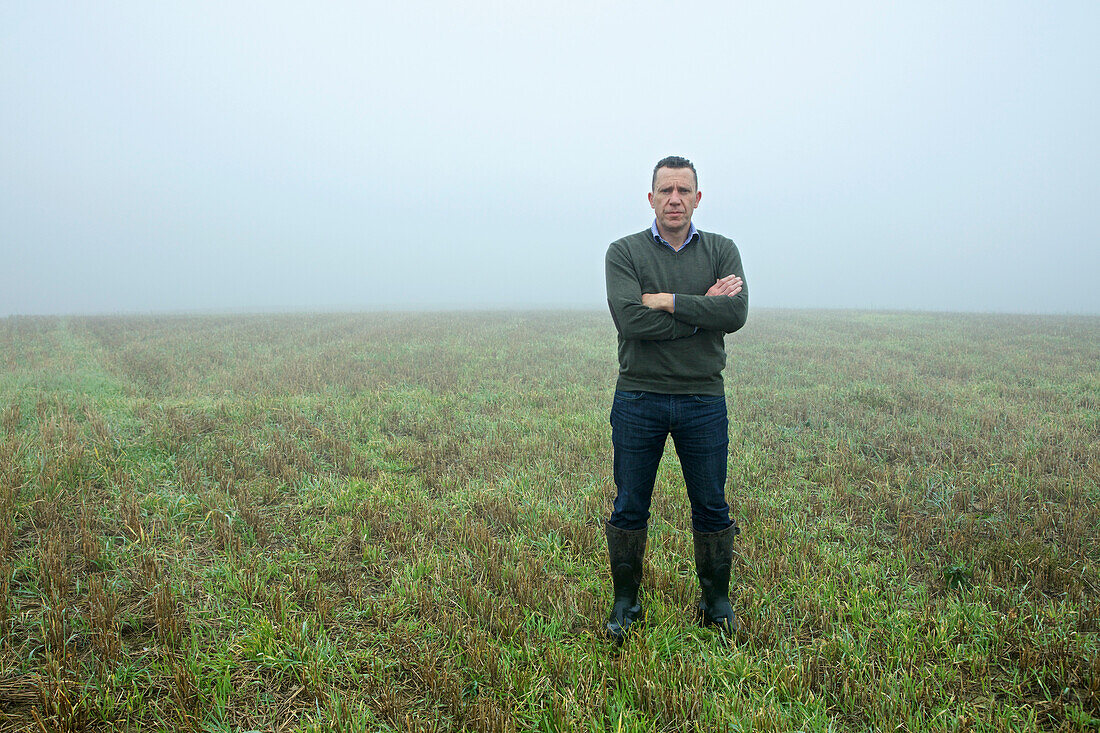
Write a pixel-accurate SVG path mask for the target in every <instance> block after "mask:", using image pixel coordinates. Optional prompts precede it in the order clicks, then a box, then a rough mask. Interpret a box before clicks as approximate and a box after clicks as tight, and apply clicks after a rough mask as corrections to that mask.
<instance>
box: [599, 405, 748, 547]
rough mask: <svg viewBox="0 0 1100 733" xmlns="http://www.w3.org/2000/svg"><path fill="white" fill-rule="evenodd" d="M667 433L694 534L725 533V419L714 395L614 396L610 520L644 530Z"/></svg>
mask: <svg viewBox="0 0 1100 733" xmlns="http://www.w3.org/2000/svg"><path fill="white" fill-rule="evenodd" d="M670 433H671V435H672V442H673V444H674V445H675V446H676V455H678V456H679V457H680V466H681V468H682V469H683V472H684V483H685V484H686V485H687V495H688V500H689V501H690V502H691V526H692V528H693V529H694V530H695V531H696V532H717V531H719V530H723V529H726V528H727V527H729V526H730V525H731V524H733V522H731V521H730V508H729V504H727V503H726V457H727V456H728V454H729V420H728V419H727V417H726V398H725V397H724V396H717V395H685V394H658V393H656V392H622V391H616V392H615V401H614V402H613V403H612V405H611V443H612V445H613V446H614V448H615V486H616V488H617V489H618V493H617V495H616V496H615V508H614V511H613V512H612V514H611V519H610V520H609V521H610V523H611V524H613V525H615V526H616V527H618V528H619V529H625V530H637V529H644V528H645V527H646V526H647V524H648V522H649V504H650V500H651V499H652V497H653V482H654V481H655V480H656V478H657V466H658V464H660V462H661V456H662V455H663V454H664V450H665V440H666V438H667V437H668V435H669V434H670Z"/></svg>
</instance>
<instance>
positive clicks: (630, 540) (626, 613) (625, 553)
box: [604, 523, 646, 644]
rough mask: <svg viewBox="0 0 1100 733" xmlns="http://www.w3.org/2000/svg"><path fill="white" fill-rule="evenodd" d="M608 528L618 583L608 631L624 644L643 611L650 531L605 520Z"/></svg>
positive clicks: (613, 579) (609, 549)
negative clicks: (641, 588) (641, 593)
mask: <svg viewBox="0 0 1100 733" xmlns="http://www.w3.org/2000/svg"><path fill="white" fill-rule="evenodd" d="M604 527H605V530H606V532H607V554H608V557H609V558H610V560H611V582H612V584H613V585H614V586H615V603H614V605H613V606H612V607H611V615H610V616H609V617H608V619H607V633H608V635H609V636H610V637H611V638H612V639H614V640H615V641H617V642H618V643H620V644H621V643H622V642H623V639H625V638H626V632H627V630H628V629H629V628H630V625H631V624H632V623H634V622H635V621H636V620H637V619H638V617H639V616H641V614H642V604H641V603H639V602H638V587H639V586H640V585H641V584H642V558H643V557H645V542H646V530H644V529H638V530H633V531H631V530H625V529H619V528H618V527H616V526H614V525H612V524H610V523H605V525H604Z"/></svg>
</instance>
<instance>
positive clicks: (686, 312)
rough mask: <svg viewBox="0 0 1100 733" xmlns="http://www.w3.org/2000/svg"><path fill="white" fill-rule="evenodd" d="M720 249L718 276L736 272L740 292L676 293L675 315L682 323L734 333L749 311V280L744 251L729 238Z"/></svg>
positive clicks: (673, 314)
mask: <svg viewBox="0 0 1100 733" xmlns="http://www.w3.org/2000/svg"><path fill="white" fill-rule="evenodd" d="M722 245H723V246H722V247H721V248H720V250H719V262H718V272H719V277H725V276H726V275H737V276H738V277H739V278H741V292H740V293H738V294H737V295H734V296H732V297H731V296H728V295H691V294H687V293H676V307H675V310H674V311H673V313H672V317H673V318H675V319H676V320H678V321H680V322H681V323H684V324H687V325H689V326H695V327H697V328H701V329H704V330H707V331H723V332H725V333H733V332H734V331H736V330H738V329H740V328H741V327H742V326H744V325H745V320H746V319H747V318H748V314H749V284H748V282H747V281H745V270H744V268H743V267H742V266H741V253H740V252H738V251H737V245H735V244H734V243H733V242H731V241H729V240H724V241H723V242H722Z"/></svg>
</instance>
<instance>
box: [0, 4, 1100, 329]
mask: <svg viewBox="0 0 1100 733" xmlns="http://www.w3.org/2000/svg"><path fill="white" fill-rule="evenodd" d="M1098 33H1100V3H1096V2H1093V1H1091V0H1088V1H1082V2H1059V3H1051V4H1046V3H1043V4H1039V3H1032V2H1005V1H1003V0H1001V1H998V2H968V3H958V2H946V1H945V2H921V3H916V2H912V3H904V4H896V3H881V2H842V3H814V2H798V3H795V2H769V3H740V2H704V3H697V4H688V3H682V4H669V3H652V2H637V1H634V2H592V1H591V0H589V1H587V2H579V1H575V0H564V1H559V2H556V3H528V2H482V1H477V0H474V1H472V2H461V3H460V2H428V1H426V0H419V1H417V0H412V1H411V2H405V3H376V2H365V3H352V2H346V3H336V2H333V3H275V2H230V3H225V2H179V3H139V2H105V3H72V2H58V3H55V2H5V3H4V4H3V5H2V6H0V316H5V315H10V314H39V313H51V314H52V313H114V312H164V311H222V310H224V311H252V310H270V309H279V310H328V309H372V308H431V309H437V308H438V309H451V308H481V307H490V308H494V307H503V308H517V307H521V308H527V307H531V308H535V307H561V306H564V307H583V308H589V307H591V308H604V307H606V306H605V305H604V303H605V301H604V284H603V256H604V252H605V251H606V248H607V245H608V244H609V243H610V242H611V241H612V240H614V239H616V238H618V237H620V236H622V235H624V234H627V233H631V232H635V231H638V230H640V229H642V228H644V227H647V226H648V225H649V223H650V222H651V221H652V210H651V209H650V208H649V205H648V203H647V201H646V193H647V192H648V190H649V183H650V174H651V171H652V167H653V165H654V163H655V162H656V161H657V160H658V159H659V158H661V157H663V156H665V155H669V154H677V155H684V156H686V157H688V158H690V159H692V160H693V161H694V162H695V164H696V166H697V167H698V170H699V176H700V189H701V190H702V191H703V199H702V202H701V205H700V207H699V209H698V210H697V211H696V213H695V218H694V221H695V223H696V224H697V226H699V227H700V228H701V229H704V230H709V231H717V232H721V233H723V234H726V235H728V236H730V237H732V238H733V239H734V240H735V241H736V242H737V243H738V246H739V248H740V250H741V254H742V257H743V260H744V264H745V271H746V280H747V281H748V283H749V287H750V291H751V305H752V306H753V307H762V306H768V307H800V308H801V307H809V308H838V307H840V308H848V307H856V308H890V309H921V310H957V311H1008V312H1022V313H1100V289H1098V288H1097V287H1096V285H1095V281H1096V276H1097V273H1098V272H1100V247H1098V246H1097V245H1098V243H1100V215H1098V213H1097V202H1098V200H1100V195H1098V194H1100V142H1098V136H1097V130H1100V119H1098V118H1100V114H1098V113H1100V83H1098V80H1100V50H1098V48H1100V47H1098V45H1097V44H1096V38H1097V35H1098Z"/></svg>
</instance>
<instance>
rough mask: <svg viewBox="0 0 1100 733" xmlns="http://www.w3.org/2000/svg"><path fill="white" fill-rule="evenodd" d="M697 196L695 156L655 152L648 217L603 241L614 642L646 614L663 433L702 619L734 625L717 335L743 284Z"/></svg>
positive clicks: (728, 329)
mask: <svg viewBox="0 0 1100 733" xmlns="http://www.w3.org/2000/svg"><path fill="white" fill-rule="evenodd" d="M702 196H703V194H702V193H701V192H700V191H699V179H698V176H697V175H696V172H695V166H693V165H692V164H691V161H689V160H686V159H685V158H680V157H676V156H673V157H669V158H665V159H663V160H661V161H660V162H659V163H657V166H656V167H655V168H654V169H653V181H652V191H651V192H650V194H649V203H650V206H652V207H653V211H654V213H655V215H656V218H655V220H654V222H653V224H652V225H651V226H650V227H649V228H648V229H645V230H643V231H641V232H638V233H637V234H631V235H630V236H627V237H624V238H622V239H620V240H618V241H617V242H614V243H613V244H612V245H611V246H610V247H609V248H608V250H607V260H606V267H607V304H608V306H609V307H610V308H611V317H612V318H613V319H614V321H615V327H616V328H617V329H618V331H619V379H618V383H617V384H616V387H615V400H614V403H613V404H612V407H611V442H612V445H613V446H614V450H615V457H614V473H615V486H616V489H617V492H618V493H617V495H616V497H615V506H614V510H613V512H612V514H611V518H610V519H609V520H608V521H607V524H606V532H607V549H608V555H609V556H610V560H611V578H612V582H613V584H614V587H615V601H614V605H613V607H612V610H611V616H610V618H609V619H608V621H607V632H608V633H609V634H610V635H611V637H612V638H614V639H615V640H617V641H620V642H621V641H622V640H623V638H624V637H625V635H626V632H627V629H629V627H630V625H631V624H632V623H633V622H634V621H635V620H636V619H637V618H638V617H639V616H640V614H641V612H642V607H641V604H640V603H639V602H638V587H639V585H640V584H641V579H642V558H643V557H644V555H645V545H646V528H647V526H648V521H649V505H650V498H651V496H652V494H653V482H654V480H655V479H656V476H657V466H658V464H659V463H660V461H661V455H662V454H663V453H664V446H665V440H666V437H667V436H668V435H669V434H671V435H672V440H673V443H674V445H675V446H676V453H677V455H679V457H680V465H681V467H682V468H683V473H684V483H685V484H686V485H687V495H688V499H689V500H690V502H691V525H692V531H693V535H694V540H695V569H696V573H697V574H698V576H699V585H700V588H701V590H702V598H701V600H700V601H699V607H698V611H699V615H700V617H701V619H702V621H703V623H704V624H707V625H717V626H719V627H721V628H722V629H724V630H725V631H727V632H730V633H732V632H733V631H734V630H735V629H736V617H735V615H734V612H733V607H732V606H731V605H730V601H729V579H730V565H731V562H732V557H733V538H734V536H735V535H736V534H737V533H738V527H737V524H736V523H735V522H734V521H732V520H731V519H730V515H729V505H728V504H727V503H726V497H725V484H726V457H727V453H728V449H729V435H728V427H729V422H728V420H727V417H726V398H725V391H724V388H723V384H722V369H723V367H724V366H725V364H726V349H725V335H726V334H727V333H733V332H734V331H736V330H737V329H739V328H741V326H743V325H745V317H746V315H747V313H748V291H747V290H746V288H745V282H744V276H745V275H744V271H743V270H742V268H741V256H740V254H739V253H738V252H737V247H736V246H735V245H734V243H733V242H732V241H730V240H729V239H727V238H725V237H723V236H720V235H717V234H711V233H710V232H703V231H700V230H698V229H696V228H695V225H694V224H692V223H691V216H692V214H693V213H694V211H695V209H696V207H698V206H699V201H700V200H701V199H702Z"/></svg>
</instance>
